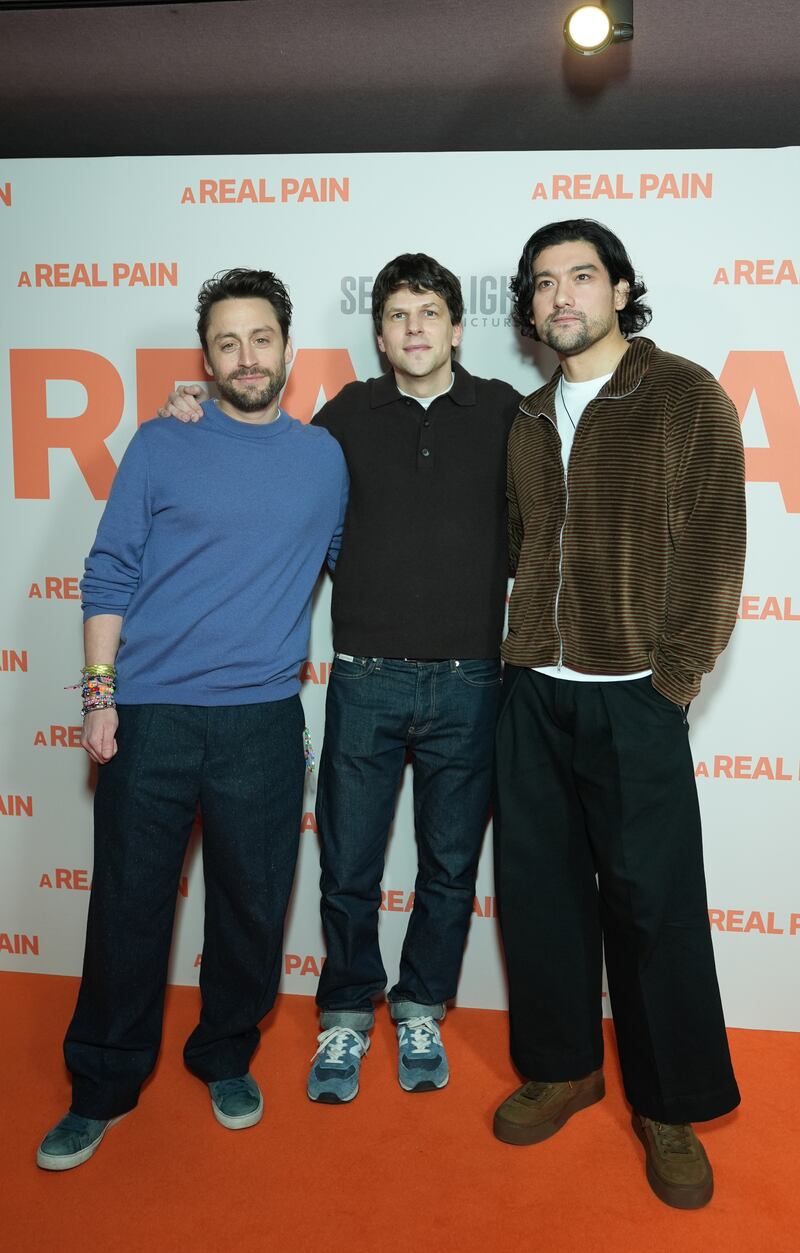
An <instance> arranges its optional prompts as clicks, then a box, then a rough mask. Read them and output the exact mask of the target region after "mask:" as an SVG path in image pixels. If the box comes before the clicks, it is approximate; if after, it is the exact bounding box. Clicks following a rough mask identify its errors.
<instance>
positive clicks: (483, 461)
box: [308, 253, 519, 1103]
mask: <svg viewBox="0 0 800 1253" xmlns="http://www.w3.org/2000/svg"><path fill="white" fill-rule="evenodd" d="M463 315H464V304H463V298H462V295H461V287H460V284H459V281H458V279H457V278H456V277H455V275H454V274H451V273H450V271H449V270H446V269H445V268H444V267H443V266H441V265H439V264H438V262H436V261H434V260H433V259H432V258H431V257H427V256H425V255H424V254H422V253H417V254H405V255H403V256H400V257H397V258H396V259H395V260H394V261H391V262H390V263H389V264H388V265H387V266H385V267H384V269H383V270H381V272H380V274H379V275H378V277H377V279H376V280H375V284H374V287H373V291H372V317H373V321H374V324H375V330H376V332H377V335H378V346H379V348H380V349H381V351H382V352H383V353H385V355H386V357H387V359H388V362H389V365H390V366H391V370H390V371H389V372H387V373H386V374H384V375H383V376H382V377H381V378H377V379H370V380H369V381H368V382H366V383H350V384H348V385H347V386H346V387H345V388H343V390H342V391H341V392H340V393H339V395H338V396H336V397H335V398H334V399H333V400H331V401H329V403H328V404H326V405H325V406H324V408H323V409H322V410H321V411H320V413H319V414H318V415H317V417H316V418H315V419H314V421H315V422H316V423H318V424H320V425H322V426H325V427H326V428H327V429H328V430H329V431H330V433H331V434H332V435H334V436H335V437H336V439H337V440H338V441H339V443H340V444H341V446H342V448H343V450H344V454H345V459H346V461H347V465H348V469H349V472H350V483H351V486H350V504H349V507H348V511H347V516H346V520H345V530H344V536H343V541H342V552H341V555H340V557H339V560H338V563H337V568H336V575H335V578H334V585H333V604H332V613H333V646H334V650H335V659H334V663H333V667H332V669H331V676H330V681H329V685H328V699H327V707H326V721H325V741H324V745H323V749H322V758H321V762H320V774H319V789H318V797H317V824H318V828H319V834H320V841H321V846H322V921H323V927H324V931H325V940H326V948H327V960H326V962H325V965H324V967H323V969H322V975H321V978H320V982H319V989H318V991H317V1003H318V1005H319V1007H320V1010H321V1025H322V1034H321V1035H320V1037H319V1049H318V1051H317V1054H316V1056H315V1059H314V1064H313V1066H312V1069H311V1074H310V1075H309V1080H308V1095H309V1096H310V1097H311V1099H312V1100H315V1101H325V1102H330V1103H338V1102H341V1101H349V1100H352V1098H353V1097H354V1096H355V1095H356V1093H357V1092H358V1076H359V1067H360V1063H361V1058H362V1057H363V1055H364V1053H365V1052H366V1050H367V1048H368V1047H369V1037H368V1035H367V1032H368V1031H369V1029H370V1027H371V1026H372V1023H373V1019H374V1008H373V1003H374V1000H375V998H376V997H377V996H379V995H380V994H381V993H382V991H383V989H384V987H385V986H386V972H385V971H384V968H383V963H382V961H381V955H380V949H379V946H378V908H379V905H380V881H381V874H382V872H383V864H384V854H385V849H386V840H387V836H388V833H389V828H390V826H391V823H392V819H393V816H394V808H395V799H396V796H397V789H398V786H399V783H400V777H401V775H402V772H403V766H404V763H405V760H406V753H407V752H409V751H410V753H411V754H412V763H413V776H414V817H415V826H416V837H417V846H418V851H419V868H418V872H417V878H416V883H415V887H414V891H415V896H414V906H413V909H412V911H411V914H410V917H409V922H408V928H407V931H406V936H405V941H404V944H403V950H402V955H401V959H400V973H399V977H398V980H397V982H396V983H395V985H394V987H392V988H391V990H390V991H389V994H388V999H389V1005H390V1010H391V1014H392V1018H393V1019H394V1021H395V1023H396V1024H397V1030H398V1041H399V1081H400V1084H401V1086H402V1087H403V1088H405V1089H406V1090H407V1091H412V1092H414V1091H426V1090H432V1089H435V1088H441V1087H444V1085H445V1084H446V1083H447V1079H448V1067H447V1058H446V1055H445V1052H444V1048H443V1046H442V1043H441V1037H440V1033H439V1026H438V1024H439V1022H440V1020H441V1019H442V1018H443V1017H444V1013H445V1002H446V1001H448V1000H449V999H450V998H451V997H453V996H454V995H455V992H456V985H457V983H458V974H459V970H460V967H461V959H462V954H463V949H464V942H465V939H466V934H467V928H468V926H469V921H470V917H471V914H472V904H473V897H474V890H475V874H476V871H477V865H478V856H479V853H480V846H481V840H482V837H483V830H484V826H485V823H486V815H487V809H488V805H489V796H490V788H491V768H492V751H493V750H492V738H493V734H494V725H495V719H496V714H497V703H498V697H499V692H500V663H499V659H498V653H499V644H500V637H501V634H502V629H503V610H504V596H505V590H506V581H507V577H508V558H507V547H506V506H505V456H506V442H507V438H508V432H509V429H510V426H511V423H512V421H513V420H514V417H515V415H516V412H517V405H518V401H519V396H518V395H517V393H516V392H515V391H514V390H513V389H512V388H511V387H509V386H508V385H507V384H506V383H501V382H498V381H496V380H492V381H487V380H485V379H476V378H473V377H472V376H471V375H469V374H468V373H467V372H466V370H464V369H462V367H461V366H460V365H458V363H457V362H454V361H453V351H454V349H455V348H456V347H457V346H458V344H459V343H460V341H461V334H462V325H461V323H462V318H463Z"/></svg>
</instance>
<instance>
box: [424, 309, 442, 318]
mask: <svg viewBox="0 0 800 1253" xmlns="http://www.w3.org/2000/svg"><path fill="white" fill-rule="evenodd" d="M438 316H439V312H438V310H437V309H426V310H425V317H426V318H438Z"/></svg>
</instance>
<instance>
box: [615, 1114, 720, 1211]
mask: <svg viewBox="0 0 800 1253" xmlns="http://www.w3.org/2000/svg"><path fill="white" fill-rule="evenodd" d="M631 1122H632V1124H633V1129H634V1131H635V1132H636V1134H637V1136H638V1137H639V1139H640V1140H641V1142H642V1144H643V1145H644V1147H645V1152H646V1154H647V1182H648V1183H649V1184H650V1187H651V1188H652V1189H653V1191H654V1192H655V1194H656V1196H657V1197H658V1199H659V1200H660V1201H663V1202H664V1204H665V1205H673V1206H674V1207H675V1209H700V1208H701V1206H703V1205H708V1202H709V1201H710V1200H711V1197H712V1196H713V1194H714V1175H713V1173H712V1170H711V1165H710V1163H709V1160H708V1158H707V1157H706V1151H705V1149H704V1148H703V1146H702V1144H701V1143H700V1141H699V1140H698V1138H697V1136H696V1135H695V1133H694V1131H693V1130H692V1127H691V1124H690V1123H688V1122H687V1123H664V1122H654V1121H653V1120H652V1119H651V1118H643V1117H642V1115H641V1114H634V1115H633V1118H632V1119H631Z"/></svg>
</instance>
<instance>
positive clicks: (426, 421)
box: [422, 418, 431, 426]
mask: <svg viewBox="0 0 800 1253" xmlns="http://www.w3.org/2000/svg"><path fill="white" fill-rule="evenodd" d="M430 424H431V420H430V418H426V419H425V421H424V422H423V423H422V425H423V426H430Z"/></svg>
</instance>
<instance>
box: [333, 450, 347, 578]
mask: <svg viewBox="0 0 800 1253" xmlns="http://www.w3.org/2000/svg"><path fill="white" fill-rule="evenodd" d="M339 455H340V458H341V463H342V477H341V490H340V494H339V518H338V520H337V523H336V530H335V531H334V533H333V535H332V536H331V542H330V544H329V545H328V568H329V569H330V570H335V569H336V561H337V558H338V556H339V551H340V549H341V547H342V532H343V530H344V515H345V513H346V511H347V498H348V495H349V491H350V476H349V475H348V473H347V466H346V465H345V460H344V455H343V454H342V453H341V452H340V454H339Z"/></svg>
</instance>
